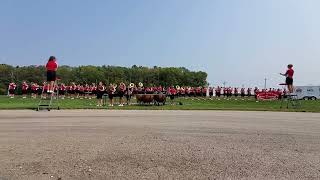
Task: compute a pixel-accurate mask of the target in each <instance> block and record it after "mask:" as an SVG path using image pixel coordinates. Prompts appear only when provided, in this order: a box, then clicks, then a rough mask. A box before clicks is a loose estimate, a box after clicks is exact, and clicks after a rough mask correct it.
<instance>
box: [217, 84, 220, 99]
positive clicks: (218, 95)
mask: <svg viewBox="0 0 320 180" xmlns="http://www.w3.org/2000/svg"><path fill="white" fill-rule="evenodd" d="M216 96H217V97H218V98H219V97H220V96H221V87H220V86H218V87H217V88H216Z"/></svg>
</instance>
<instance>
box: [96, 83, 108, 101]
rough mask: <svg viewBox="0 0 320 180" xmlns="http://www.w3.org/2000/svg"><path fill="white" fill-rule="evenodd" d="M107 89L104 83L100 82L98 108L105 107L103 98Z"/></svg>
mask: <svg viewBox="0 0 320 180" xmlns="http://www.w3.org/2000/svg"><path fill="white" fill-rule="evenodd" d="M105 90H106V89H105V87H104V85H103V83H102V82H99V85H98V87H97V106H98V107H102V105H103V99H102V96H103V94H104V93H105Z"/></svg>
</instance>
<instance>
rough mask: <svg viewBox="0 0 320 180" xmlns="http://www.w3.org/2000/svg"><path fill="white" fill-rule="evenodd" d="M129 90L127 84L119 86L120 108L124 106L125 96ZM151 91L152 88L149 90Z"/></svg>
mask: <svg viewBox="0 0 320 180" xmlns="http://www.w3.org/2000/svg"><path fill="white" fill-rule="evenodd" d="M126 90H127V86H126V84H125V83H123V82H121V83H120V84H119V92H118V96H119V106H123V105H124V100H123V96H124V94H125V92H126ZM149 91H150V88H149Z"/></svg>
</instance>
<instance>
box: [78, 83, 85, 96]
mask: <svg viewBox="0 0 320 180" xmlns="http://www.w3.org/2000/svg"><path fill="white" fill-rule="evenodd" d="M78 88H79V97H80V99H83V97H84V95H85V93H84V87H83V85H79V86H78Z"/></svg>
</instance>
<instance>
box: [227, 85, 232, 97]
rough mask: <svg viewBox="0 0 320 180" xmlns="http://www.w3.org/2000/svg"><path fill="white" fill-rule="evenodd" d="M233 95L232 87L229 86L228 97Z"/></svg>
mask: <svg viewBox="0 0 320 180" xmlns="http://www.w3.org/2000/svg"><path fill="white" fill-rule="evenodd" d="M231 96H232V88H231V87H229V88H227V97H231Z"/></svg>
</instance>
